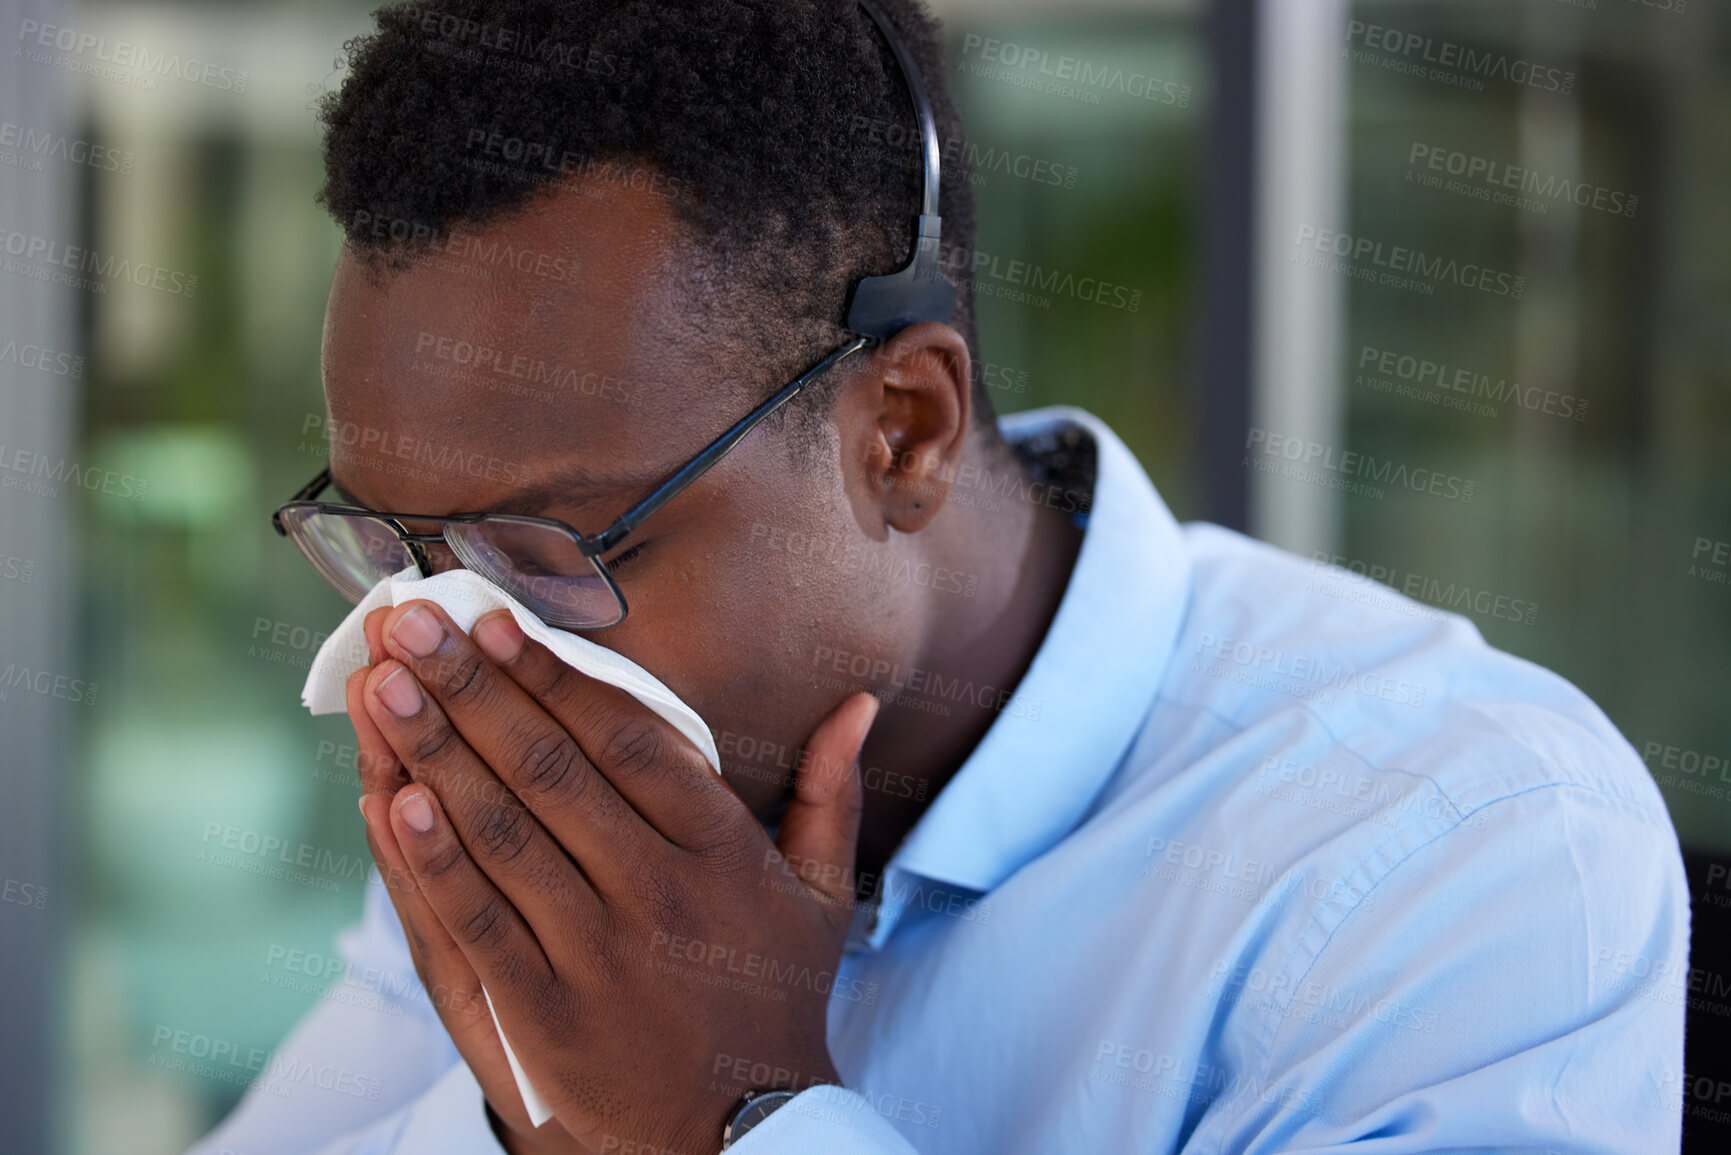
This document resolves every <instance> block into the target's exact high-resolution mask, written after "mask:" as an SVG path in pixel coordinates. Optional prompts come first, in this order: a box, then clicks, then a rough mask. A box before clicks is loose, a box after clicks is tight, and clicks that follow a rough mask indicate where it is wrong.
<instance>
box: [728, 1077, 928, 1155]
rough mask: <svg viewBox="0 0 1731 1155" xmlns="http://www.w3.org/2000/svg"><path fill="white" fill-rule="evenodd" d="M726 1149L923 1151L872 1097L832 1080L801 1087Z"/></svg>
mask: <svg viewBox="0 0 1731 1155" xmlns="http://www.w3.org/2000/svg"><path fill="white" fill-rule="evenodd" d="M727 1150H728V1152H729V1155H732V1153H733V1152H736V1151H737V1152H739V1155H810V1152H813V1151H822V1152H824V1155H919V1150H918V1148H916V1147H914V1145H913V1144H911V1143H909V1142H908V1141H907V1139H906V1138H905V1137H904V1136H903V1135H902V1133H901V1132H900V1131H897V1130H896V1129H895V1127H894V1126H893V1125H892V1124H891V1123H890V1121H889V1120H888V1119H886V1118H884V1117H883V1116H882V1115H880V1114H878V1112H877V1111H875V1110H874V1109H873V1108H872V1105H871V1100H869V1099H867V1098H866V1097H865V1096H864V1095H861V1094H860V1093H859V1092H858V1091H850V1090H848V1089H847V1088H846V1087H837V1086H834V1085H831V1084H824V1085H822V1086H817V1087H811V1088H809V1089H807V1090H804V1091H801V1092H800V1093H799V1094H797V1095H795V1096H794V1097H793V1098H791V1099H789V1100H788V1101H787V1102H786V1103H784V1104H782V1105H781V1106H780V1107H778V1108H776V1110H775V1112H774V1113H773V1114H771V1115H770V1116H769V1118H767V1119H765V1120H764V1121H763V1122H761V1123H759V1124H758V1125H757V1126H755V1127H753V1128H752V1129H751V1130H750V1131H747V1132H746V1133H745V1135H744V1137H743V1138H741V1139H740V1140H739V1142H737V1143H735V1144H734V1145H733V1146H731V1147H729V1148H728V1149H727Z"/></svg>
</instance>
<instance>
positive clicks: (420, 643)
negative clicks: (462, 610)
mask: <svg viewBox="0 0 1731 1155" xmlns="http://www.w3.org/2000/svg"><path fill="white" fill-rule="evenodd" d="M391 637H393V638H395V639H396V642H397V645H399V646H401V647H403V649H405V650H407V651H409V653H411V654H413V655H415V657H417V658H424V657H426V656H427V655H428V654H430V653H432V652H433V651H434V650H436V649H438V648H439V643H440V642H441V641H443V640H444V637H445V631H444V628H443V627H442V626H440V625H439V619H438V618H435V617H434V616H433V611H432V610H429V609H428V608H427V607H425V606H416V607H415V608H414V609H412V610H410V611H409V612H408V613H406V614H404V615H403V616H402V617H401V618H399V619H398V620H397V625H396V628H395V629H393V630H391Z"/></svg>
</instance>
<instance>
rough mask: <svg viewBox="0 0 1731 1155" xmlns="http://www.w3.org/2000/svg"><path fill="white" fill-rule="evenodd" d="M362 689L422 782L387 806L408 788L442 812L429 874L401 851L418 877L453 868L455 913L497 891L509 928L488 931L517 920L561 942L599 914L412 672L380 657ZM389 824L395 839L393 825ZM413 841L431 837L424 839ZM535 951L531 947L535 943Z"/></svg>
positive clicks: (535, 824) (470, 913) (550, 843)
mask: <svg viewBox="0 0 1731 1155" xmlns="http://www.w3.org/2000/svg"><path fill="white" fill-rule="evenodd" d="M362 695H363V706H364V708H365V711H366V713H367V715H368V716H369V717H370V719H371V720H372V722H373V723H374V724H375V725H376V726H377V727H378V730H379V732H380V734H382V735H383V737H384V739H385V741H386V742H387V743H388V744H389V745H390V747H391V748H392V749H393V750H394V751H395V752H396V754H397V756H398V757H399V758H401V759H402V762H403V764H404V767H405V768H406V770H407V772H408V775H409V777H410V778H412V779H413V781H414V782H415V783H417V784H418V785H419V787H420V788H424V789H417V788H414V787H409V786H405V787H403V788H402V789H401V790H398V791H397V798H396V800H395V802H394V803H393V812H395V810H396V809H397V808H400V807H401V806H402V805H404V804H405V803H406V802H408V801H409V800H408V799H405V798H404V797H403V795H404V794H405V793H409V792H411V791H412V792H413V794H414V797H416V798H419V797H421V796H422V795H424V794H435V795H437V799H438V801H437V803H435V809H437V810H438V811H439V812H440V813H441V815H448V818H445V817H441V819H440V822H439V828H438V833H439V834H440V835H441V836H442V835H447V834H448V835H450V842H451V845H443V844H441V850H442V851H443V853H442V854H441V855H440V856H438V857H437V858H435V859H434V860H433V862H432V863H431V865H432V867H434V868H435V869H434V870H433V871H432V872H431V874H429V872H428V871H426V870H423V869H422V866H423V864H422V863H419V862H417V861H416V857H415V854H414V853H413V852H412V851H411V848H410V847H408V846H406V845H405V846H403V848H402V850H403V855H404V857H405V859H406V861H407V863H408V866H409V868H410V869H411V870H413V871H415V872H416V873H417V874H423V875H428V877H432V876H434V875H437V874H438V873H439V872H441V871H443V870H445V869H446V868H452V869H455V870H456V871H457V873H456V874H454V875H453V876H452V878H451V880H449V881H447V882H446V883H444V884H443V885H444V886H445V890H444V891H443V893H444V894H445V896H446V898H447V900H448V901H449V902H452V903H456V902H457V901H458V900H459V899H460V900H461V903H462V905H463V909H461V910H459V911H458V914H457V917H459V918H460V919H463V920H465V921H466V920H467V919H469V918H471V917H475V916H477V915H478V914H479V913H481V912H484V911H487V910H491V909H492V907H493V904H494V903H495V900H497V899H498V898H499V894H500V892H503V893H504V895H506V896H508V898H509V905H512V906H514V907H515V908H516V909H515V910H512V911H510V912H509V919H508V920H507V925H505V926H502V927H500V928H499V929H498V930H492V929H488V930H487V934H489V935H494V934H503V933H505V931H507V930H510V929H511V926H510V925H509V924H515V926H517V927H521V928H523V932H524V934H526V935H527V934H528V933H529V932H528V927H534V928H535V930H536V934H535V935H530V936H529V937H530V938H531V940H532V941H533V940H534V939H535V938H537V937H539V935H541V934H546V935H548V936H550V937H549V940H548V941H550V942H565V941H569V940H568V938H566V937H563V936H568V935H569V934H570V933H571V929H572V924H573V922H575V921H580V920H583V919H588V918H593V917H595V916H596V915H597V914H598V913H599V902H598V900H597V899H596V897H595V894H594V891H593V890H592V889H591V888H590V887H589V885H588V883H587V882H586V881H585V879H584V878H583V876H582V874H581V873H580V871H579V870H578V868H577V866H576V865H575V864H574V863H573V862H572V860H571V859H570V858H569V857H568V856H567V855H566V853H565V851H564V850H563V849H562V848H561V847H560V846H559V844H558V843H557V842H555V841H554V840H553V837H552V836H551V835H550V834H549V833H548V832H547V830H546V829H545V828H544V827H543V826H542V825H541V823H540V822H539V821H537V820H536V818H535V815H534V814H533V813H531V812H530V810H529V809H528V807H527V806H525V805H524V804H523V801H522V799H520V798H518V797H517V795H516V794H514V793H513V792H512V791H511V790H510V789H509V788H508V787H507V786H506V785H505V784H504V783H502V782H500V781H499V779H498V778H497V777H496V776H495V775H494V774H493V771H492V769H491V768H490V767H489V766H488V765H487V763H486V762H485V761H483V760H482V759H481V758H480V757H479V756H477V754H476V752H475V751H474V750H472V749H471V748H470V747H469V745H468V743H466V742H465V741H464V740H463V739H462V737H461V736H460V735H458V734H457V733H456V731H455V730H454V729H453V728H452V726H451V723H450V720H449V719H448V718H447V717H446V716H445V713H444V711H443V710H442V709H441V708H440V707H439V704H438V703H437V702H435V701H433V700H432V698H431V697H430V696H429V695H428V694H427V693H426V692H425V691H424V690H423V688H422V687H421V685H420V683H419V682H418V681H417V680H416V678H415V675H414V674H413V673H412V672H410V671H409V670H408V669H407V668H405V667H404V666H403V665H401V664H400V663H398V662H397V661H395V660H394V659H388V660H386V661H385V662H384V663H382V664H381V665H378V666H376V667H374V668H373V670H372V673H371V674H370V675H368V677H367V679H366V682H365V684H364V688H363V690H362ZM424 805H425V804H424V803H422V804H417V805H416V806H415V808H414V810H413V815H414V816H415V817H417V818H418V817H420V816H421V815H422V813H423V812H424V811H423V807H424ZM391 829H392V830H393V831H397V832H398V833H399V837H400V828H399V827H398V826H397V825H396V824H395V823H393V824H391ZM418 845H420V846H421V847H423V848H425V847H428V846H430V845H432V844H431V842H430V841H429V839H428V838H422V839H420V840H419V842H418ZM459 859H460V861H459ZM434 906H435V907H436V908H438V909H439V912H440V915H441V917H444V916H446V915H449V914H450V913H451V909H452V908H451V907H448V906H447V907H440V906H439V904H438V903H437V902H435V903H434ZM519 911H520V912H521V914H519V913H518V912H519ZM495 913H498V912H495ZM524 920H527V923H526V924H525V922H524ZM446 925H447V926H449V927H450V928H451V931H452V934H453V936H454V937H456V939H457V940H458V942H459V944H461V945H463V946H464V947H465V948H467V947H469V946H471V945H473V944H472V942H471V941H469V939H467V938H466V936H465V933H464V923H452V922H450V921H449V920H448V919H447V921H446ZM534 949H535V950H536V951H537V953H538V952H539V949H540V948H539V946H536V947H535V948H534Z"/></svg>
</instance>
